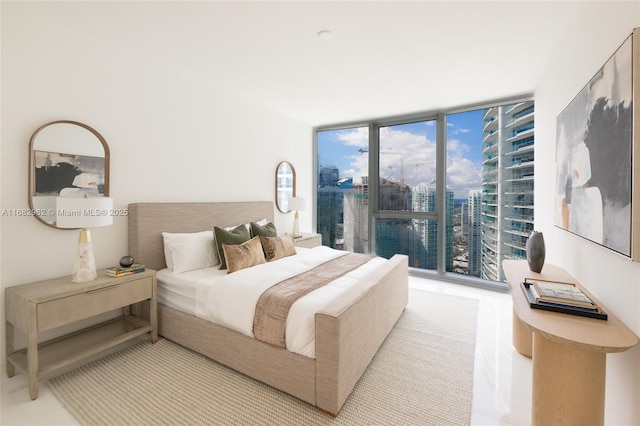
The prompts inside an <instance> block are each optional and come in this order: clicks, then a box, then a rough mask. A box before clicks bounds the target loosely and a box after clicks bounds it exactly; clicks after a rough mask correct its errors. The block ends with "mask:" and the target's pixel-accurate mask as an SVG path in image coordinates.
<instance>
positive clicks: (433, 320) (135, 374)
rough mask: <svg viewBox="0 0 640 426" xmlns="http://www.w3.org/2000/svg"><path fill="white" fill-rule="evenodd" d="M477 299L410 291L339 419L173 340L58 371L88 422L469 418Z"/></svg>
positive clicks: (64, 394) (67, 395)
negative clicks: (62, 372)
mask: <svg viewBox="0 0 640 426" xmlns="http://www.w3.org/2000/svg"><path fill="white" fill-rule="evenodd" d="M477 311H478V304H477V301H476V300H474V299H467V298H460V297H455V296H449V295H444V294H440V293H433V292H426V291H419V290H414V289H412V290H410V295H409V305H408V307H407V309H406V310H405V312H404V313H403V314H402V316H401V317H400V319H399V320H398V323H397V324H396V326H395V327H394V329H393V330H392V331H391V333H390V334H389V336H388V337H387V339H386V340H385V342H384V343H383V345H382V347H381V348H380V350H379V351H378V353H377V354H376V356H375V357H374V359H373V361H372V362H371V364H370V365H369V367H368V368H367V370H366V371H365V373H364V375H363V376H362V378H361V379H360V380H359V382H358V383H357V385H356V387H355V388H354V390H353V392H352V393H351V395H350V396H349V398H348V399H347V401H346V403H345V405H344V407H343V409H342V411H341V412H340V413H339V414H338V416H337V417H336V418H333V417H330V416H328V415H326V414H324V413H321V412H319V411H318V410H317V408H315V407H313V406H311V405H309V404H307V403H305V402H302V401H300V400H298V399H297V398H294V397H292V396H289V395H287V394H285V393H283V392H280V391H278V390H276V389H274V388H272V387H270V386H267V385H265V384H263V383H261V382H258V381H256V380H253V379H251V378H249V377H247V376H244V375H242V374H240V373H237V372H235V371H233V370H231V369H229V368H227V367H224V366H222V365H220V364H218V363H216V362H214V361H212V360H210V359H208V358H206V357H204V356H202V355H199V354H197V353H195V352H192V351H190V350H188V349H186V348H184V347H182V346H179V345H176V344H174V343H172V342H170V341H168V340H165V339H162V338H161V339H160V340H159V341H158V343H157V344H155V345H152V344H150V343H149V342H142V343H138V344H136V345H134V346H131V347H129V348H127V349H124V350H122V351H120V352H117V353H114V354H111V355H109V356H107V357H105V358H102V359H99V360H97V361H94V362H92V363H90V364H87V365H85V366H83V367H80V368H78V369H76V370H73V371H71V372H69V373H66V374H65V375H62V376H59V377H57V378H54V379H51V380H50V381H49V386H50V388H51V390H52V391H53V393H54V394H55V395H56V396H57V398H58V399H59V400H60V401H61V402H62V404H63V405H64V406H65V407H66V408H67V409H68V410H69V411H71V413H73V415H74V416H75V418H76V419H77V420H78V421H79V422H80V423H81V424H83V425H392V424H396V425H468V424H469V422H470V418H471V403H472V393H473V364H474V350H475V332H476V317H477Z"/></svg>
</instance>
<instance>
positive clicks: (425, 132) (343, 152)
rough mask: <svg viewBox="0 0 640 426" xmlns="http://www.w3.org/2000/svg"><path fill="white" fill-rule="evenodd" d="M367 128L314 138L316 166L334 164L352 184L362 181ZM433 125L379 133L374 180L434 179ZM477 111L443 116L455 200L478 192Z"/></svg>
mask: <svg viewBox="0 0 640 426" xmlns="http://www.w3.org/2000/svg"><path fill="white" fill-rule="evenodd" d="M368 149H369V145H368V129H367V128H366V127H363V128H355V129H345V130H332V131H325V132H320V133H319V134H318V161H319V163H320V165H334V166H337V167H338V169H339V170H340V177H341V178H344V177H353V178H354V183H356V184H358V183H360V182H361V177H362V176H367V175H368V171H367V164H368V153H367V152H366V151H368ZM435 149H436V123H435V121H421V122H416V123H408V124H402V125H394V126H389V127H383V128H381V129H380V175H381V176H382V177H385V178H389V179H393V180H396V181H404V182H406V183H408V184H409V185H412V186H413V185H417V184H420V183H423V182H424V183H428V182H429V181H430V180H431V179H433V178H434V177H435ZM481 170H482V110H476V111H470V112H464V113H458V114H451V115H448V116H447V185H448V186H449V188H450V189H452V190H453V191H454V193H455V198H466V197H467V194H468V192H469V190H471V189H480V188H481V187H482V176H481Z"/></svg>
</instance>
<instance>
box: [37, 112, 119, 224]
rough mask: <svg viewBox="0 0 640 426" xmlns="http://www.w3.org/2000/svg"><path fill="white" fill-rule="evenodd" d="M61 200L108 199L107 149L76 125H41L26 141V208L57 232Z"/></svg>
mask: <svg viewBox="0 0 640 426" xmlns="http://www.w3.org/2000/svg"><path fill="white" fill-rule="evenodd" d="M62 196H71V197H100V196H105V197H107V196H109V146H108V145H107V142H106V141H105V140H104V138H103V137H102V135H100V133H98V132H97V131H96V130H95V129H93V128H91V127H89V126H87V125H86V124H82V123H79V122H77V121H70V120H60V121H53V122H51V123H47V124H44V125H42V126H40V127H39V128H38V129H37V130H36V131H35V132H34V133H33V136H31V140H30V141H29V195H28V199H29V208H30V209H31V211H32V212H33V214H34V216H35V217H36V218H37V219H38V220H39V221H40V222H42V223H44V224H45V225H48V226H51V227H54V228H57V226H56V198H57V197H62Z"/></svg>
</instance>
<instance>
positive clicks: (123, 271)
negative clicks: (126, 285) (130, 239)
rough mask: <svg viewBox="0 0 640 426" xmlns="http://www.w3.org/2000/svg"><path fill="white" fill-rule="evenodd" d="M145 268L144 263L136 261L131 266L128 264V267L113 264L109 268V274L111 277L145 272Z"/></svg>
mask: <svg viewBox="0 0 640 426" xmlns="http://www.w3.org/2000/svg"><path fill="white" fill-rule="evenodd" d="M144 270H145V268H144V265H141V264H140V263H134V264H133V265H131V266H128V267H126V268H123V267H120V266H113V267H111V268H107V275H109V276H110V277H116V278H118V277H124V276H127V275H133V274H137V273H138V272H144Z"/></svg>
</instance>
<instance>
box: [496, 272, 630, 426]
mask: <svg viewBox="0 0 640 426" xmlns="http://www.w3.org/2000/svg"><path fill="white" fill-rule="evenodd" d="M502 267H503V269H504V273H505V275H506V277H507V281H508V283H509V286H510V287H511V297H512V299H513V345H514V347H515V348H516V350H517V351H518V352H520V353H521V354H523V355H525V356H528V357H531V358H532V361H533V392H532V398H533V401H532V413H531V422H532V425H534V426H536V425H550V424H580V425H603V424H604V392H605V371H606V355H607V353H609V352H623V351H625V350H627V349H629V348H631V347H633V346H635V345H636V344H637V343H638V337H637V336H636V335H635V333H633V331H631V330H630V329H629V328H628V327H627V326H626V325H624V324H623V323H622V322H621V321H620V320H619V319H617V318H616V317H615V316H614V315H613V314H612V313H611V311H609V310H608V309H607V308H606V307H605V306H602V305H601V306H602V308H603V309H604V310H605V311H606V312H607V314H608V320H606V321H604V320H599V319H594V318H585V317H580V316H576V315H569V314H563V313H557V312H549V311H543V310H539V309H531V307H529V304H528V303H527V300H526V298H525V296H524V294H523V293H522V290H521V288H520V282H522V281H524V278H525V277H528V278H538V279H543V280H552V281H562V282H571V283H574V284H576V285H577V286H578V287H579V288H580V289H581V290H582V291H583V292H584V293H585V294H587V295H588V296H589V297H591V298H592V299H593V300H594V301H595V302H596V303H598V304H600V302H598V301H597V300H596V299H595V298H594V297H593V296H592V295H591V294H590V293H589V292H588V291H587V290H586V289H585V288H584V287H582V286H581V285H580V283H578V282H577V281H576V280H575V278H573V277H572V276H571V275H570V274H569V273H567V272H566V271H565V270H564V269H562V268H560V267H558V266H555V265H549V264H545V265H544V268H543V269H542V271H541V272H540V273H535V272H531V271H530V270H529V265H528V264H527V262H526V261H525V260H505V261H504V262H503V263H502Z"/></svg>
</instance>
